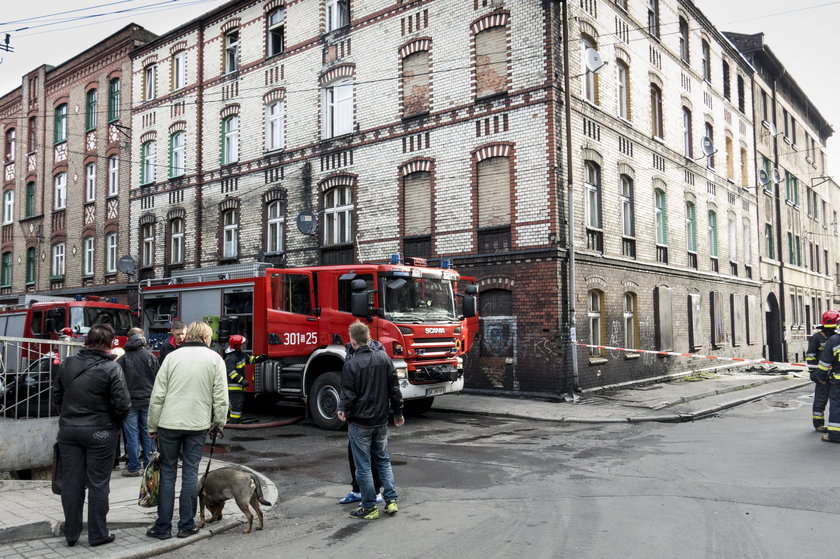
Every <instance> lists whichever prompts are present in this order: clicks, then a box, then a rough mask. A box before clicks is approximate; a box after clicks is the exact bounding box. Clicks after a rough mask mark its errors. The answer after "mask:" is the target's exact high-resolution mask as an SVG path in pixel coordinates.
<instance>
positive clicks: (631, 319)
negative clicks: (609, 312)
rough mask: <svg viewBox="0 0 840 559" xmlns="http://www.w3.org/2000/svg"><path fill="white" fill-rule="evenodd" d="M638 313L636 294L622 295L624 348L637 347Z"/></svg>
mask: <svg viewBox="0 0 840 559" xmlns="http://www.w3.org/2000/svg"><path fill="white" fill-rule="evenodd" d="M638 321H639V317H638V313H637V312H636V294H635V293H630V292H627V293H625V294H624V347H625V348H628V349H632V348H636V347H638V332H639V328H638Z"/></svg>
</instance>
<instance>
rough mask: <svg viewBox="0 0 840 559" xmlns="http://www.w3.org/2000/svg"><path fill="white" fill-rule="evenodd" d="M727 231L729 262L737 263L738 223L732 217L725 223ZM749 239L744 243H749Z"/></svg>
mask: <svg viewBox="0 0 840 559" xmlns="http://www.w3.org/2000/svg"><path fill="white" fill-rule="evenodd" d="M727 230H728V231H729V261H730V262H737V261H738V222H737V221H735V218H734V217H730V218H729V222H728V223H727ZM749 242H750V241H749V239H748V238H745V239H744V243H749Z"/></svg>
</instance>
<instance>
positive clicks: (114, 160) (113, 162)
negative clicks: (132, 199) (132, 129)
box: [108, 155, 120, 196]
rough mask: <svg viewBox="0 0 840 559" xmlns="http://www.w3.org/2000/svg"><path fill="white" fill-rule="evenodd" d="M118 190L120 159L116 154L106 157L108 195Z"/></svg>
mask: <svg viewBox="0 0 840 559" xmlns="http://www.w3.org/2000/svg"><path fill="white" fill-rule="evenodd" d="M119 192H120V160H119V158H118V157H117V156H116V155H112V156H111V157H109V158H108V196H116V195H117V194H119Z"/></svg>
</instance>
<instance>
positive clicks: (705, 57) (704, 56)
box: [700, 39, 712, 82]
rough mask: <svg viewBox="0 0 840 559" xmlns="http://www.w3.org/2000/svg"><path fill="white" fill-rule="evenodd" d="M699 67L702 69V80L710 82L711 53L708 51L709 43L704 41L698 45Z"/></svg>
mask: <svg viewBox="0 0 840 559" xmlns="http://www.w3.org/2000/svg"><path fill="white" fill-rule="evenodd" d="M700 55H701V61H700V63H701V65H702V67H703V79H704V80H706V81H707V82H711V81H712V52H711V50H710V49H709V42H708V41H706V39H703V41H702V42H701V43H700Z"/></svg>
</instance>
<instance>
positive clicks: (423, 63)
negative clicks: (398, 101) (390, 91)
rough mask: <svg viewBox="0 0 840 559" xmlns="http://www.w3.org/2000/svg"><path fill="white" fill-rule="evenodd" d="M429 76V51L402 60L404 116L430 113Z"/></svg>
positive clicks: (419, 52)
mask: <svg viewBox="0 0 840 559" xmlns="http://www.w3.org/2000/svg"><path fill="white" fill-rule="evenodd" d="M429 76H430V72H429V51H426V50H421V51H417V52H414V53H411V54H409V55H408V56H406V57H405V58H403V59H402V94H403V116H412V115H417V114H423V113H427V112H429V110H430V108H431V106H430V103H431V95H430V93H431V89H430V87H429V83H430V79H429Z"/></svg>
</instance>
